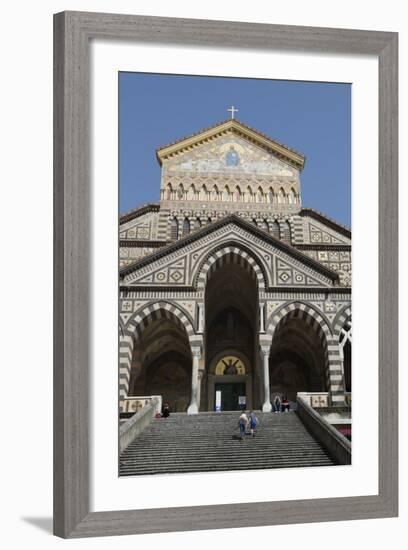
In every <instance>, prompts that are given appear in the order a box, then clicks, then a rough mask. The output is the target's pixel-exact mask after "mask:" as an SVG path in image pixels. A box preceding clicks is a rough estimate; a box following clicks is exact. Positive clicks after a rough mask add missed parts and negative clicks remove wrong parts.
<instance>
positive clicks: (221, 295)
mask: <svg viewBox="0 0 408 550" xmlns="http://www.w3.org/2000/svg"><path fill="white" fill-rule="evenodd" d="M396 71H397V35H396V34H393V33H383V32H368V31H350V30H338V29H317V28H306V27H288V26H274V25H259V24H249V23H245V24H244V23H230V22H221V21H201V20H182V19H168V18H156V17H139V16H127V15H123V16H122V15H110V14H95V13H81V12H64V13H62V14H57V15H56V16H55V258H56V259H55V361H54V368H55V372H54V380H55V382H54V388H55V405H54V411H55V433H54V442H55V445H54V448H55V474H54V479H55V484H54V486H55V492H54V503H55V506H54V514H55V516H54V517H55V520H54V525H55V533H56V534H57V535H59V536H63V537H81V536H96V535H109V534H131V533H149V532H163V531H177V530H191V529H214V528H225V527H237V526H241V527H242V526H255V525H271V524H278V523H296V522H307V521H329V520H337V519H338V520H344V519H357V518H374V517H386V516H394V515H396V514H397V431H396V429H397V407H396V399H397V357H396V353H397V352H396V349H397V346H396V343H397V330H396V328H397V290H396V289H397V285H396V278H397V269H396V265H397V248H396V247H397V239H396V237H397V229H396V211H397V172H396V170H397V168H396V167H397V72H396ZM351 227H352V228H353V238H351ZM352 262H353V264H354V265H353V276H352V275H351V264H352ZM380 289H381V291H380ZM352 322H353V329H352ZM352 330H353V333H352ZM352 334H353V337H352ZM352 394H353V400H352ZM367 403H370V406H369V407H368V406H367ZM165 495H171V499H170V500H169V498H168V496H167V497H166V496H165Z"/></svg>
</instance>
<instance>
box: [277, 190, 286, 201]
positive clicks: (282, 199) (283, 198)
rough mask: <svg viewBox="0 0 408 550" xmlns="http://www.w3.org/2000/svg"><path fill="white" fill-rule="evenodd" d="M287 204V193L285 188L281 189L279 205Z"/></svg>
mask: <svg viewBox="0 0 408 550" xmlns="http://www.w3.org/2000/svg"><path fill="white" fill-rule="evenodd" d="M285 203H286V193H285V190H284V188H283V187H281V188H280V189H279V191H278V204H285Z"/></svg>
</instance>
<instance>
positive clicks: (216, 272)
mask: <svg viewBox="0 0 408 550" xmlns="http://www.w3.org/2000/svg"><path fill="white" fill-rule="evenodd" d="M209 275H210V276H209V277H207V282H206V286H205V317H206V320H205V327H206V329H205V379H204V381H203V384H202V393H201V395H202V401H201V403H202V408H206V409H208V410H213V409H214V407H215V402H214V399H215V396H216V391H219V392H221V393H222V394H223V403H228V405H226V406H227V407H228V410H236V409H238V408H239V397H245V398H246V403H245V404H246V405H247V406H252V403H253V401H254V400H253V391H254V390H253V374H254V372H255V370H256V365H257V363H256V361H257V357H256V350H257V342H256V339H257V336H258V330H257V327H258V310H259V306H258V275H257V274H256V273H255V271H254V269H253V268H252V266H251V265H250V264H249V263H247V262H246V261H245V260H244V259H243V258H242V257H240V256H238V255H235V254H233V253H231V254H225V255H224V256H223V257H222V259H221V260H220V261H219V263H218V264H217V265H216V266H215V268H212V269H211V272H210V273H209ZM223 352H225V355H226V357H227V356H228V357H229V358H231V357H233V358H235V359H236V358H239V357H246V358H247V360H246V362H245V368H244V371H242V372H234V371H233V369H230V370H228V369H225V370H224V371H223V372H219V371H217V372H215V367H216V365H215V361H216V362H218V361H220V360H221V361H222V354H223ZM235 359H233V360H235ZM229 360H230V359H229ZM235 390H237V391H235ZM227 394H228V395H231V396H233V397H231V399H227V400H225V399H224V395H227ZM241 405H242V403H241ZM225 410H226V409H225Z"/></svg>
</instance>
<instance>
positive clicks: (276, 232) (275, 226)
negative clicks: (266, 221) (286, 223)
mask: <svg viewBox="0 0 408 550" xmlns="http://www.w3.org/2000/svg"><path fill="white" fill-rule="evenodd" d="M269 231H270V234H271V235H272V237H275V239H280V225H279V222H278V221H277V220H274V221H273V222H272V223H271V224H270V226H269Z"/></svg>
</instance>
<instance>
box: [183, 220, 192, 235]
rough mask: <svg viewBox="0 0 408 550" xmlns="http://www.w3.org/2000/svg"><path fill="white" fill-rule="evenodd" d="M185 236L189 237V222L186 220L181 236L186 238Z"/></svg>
mask: <svg viewBox="0 0 408 550" xmlns="http://www.w3.org/2000/svg"><path fill="white" fill-rule="evenodd" d="M187 235H190V220H189V219H188V218H184V220H183V233H182V236H183V237H187Z"/></svg>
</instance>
